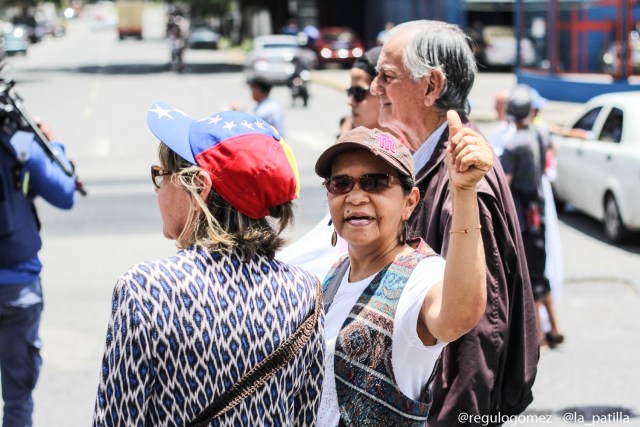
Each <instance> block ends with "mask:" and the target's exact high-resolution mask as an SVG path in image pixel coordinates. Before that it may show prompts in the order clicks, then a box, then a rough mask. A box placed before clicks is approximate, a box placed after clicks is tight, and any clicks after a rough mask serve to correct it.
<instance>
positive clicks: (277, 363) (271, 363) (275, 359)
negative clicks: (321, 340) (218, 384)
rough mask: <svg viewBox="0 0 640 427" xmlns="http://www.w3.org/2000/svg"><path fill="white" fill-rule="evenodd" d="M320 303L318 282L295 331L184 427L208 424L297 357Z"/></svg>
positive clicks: (312, 326)
mask: <svg viewBox="0 0 640 427" xmlns="http://www.w3.org/2000/svg"><path fill="white" fill-rule="evenodd" d="M321 302H322V287H321V286H320V282H318V281H317V280H316V301H315V303H316V305H315V307H314V309H313V312H312V313H309V315H308V316H307V318H306V319H305V320H304V321H303V322H302V324H301V325H300V326H299V327H298V329H296V331H295V332H294V333H293V334H292V335H290V336H289V337H288V338H287V339H286V340H285V341H284V342H283V343H282V345H280V347H278V348H277V349H276V350H275V351H274V352H273V353H271V354H270V355H269V356H267V358H266V359H263V360H262V362H260V363H258V364H257V365H256V366H254V367H253V368H252V369H251V370H250V371H249V372H247V373H246V374H245V375H244V376H243V377H242V378H240V379H239V380H238V381H237V382H236V383H235V384H234V385H233V386H232V387H231V388H230V389H228V390H227V391H225V392H224V393H223V394H222V395H221V396H220V397H218V398H217V399H216V400H215V402H213V403H212V404H211V405H209V406H207V407H206V408H205V409H204V410H202V412H201V413H200V415H198V416H197V417H196V418H195V419H194V420H193V421H191V422H190V423H189V424H187V425H186V427H205V426H207V425H209V423H210V422H211V421H212V420H213V419H214V418H217V417H219V416H221V415H223V414H224V413H225V412H227V411H229V410H230V409H232V408H233V407H235V406H236V405H238V404H239V403H241V402H242V401H243V400H244V399H246V398H247V397H248V396H250V395H251V394H253V393H254V392H255V391H256V390H258V389H259V388H260V387H261V386H262V385H263V384H264V383H266V382H267V381H269V379H271V377H273V375H274V374H275V373H276V372H278V370H280V368H282V367H283V366H285V365H286V364H287V363H288V362H289V361H291V360H292V359H293V358H294V357H295V356H297V355H298V354H300V352H301V351H302V348H303V347H304V346H305V345H306V344H307V342H308V341H309V338H310V337H311V334H312V333H313V331H314V330H315V327H316V324H317V323H318V317H319V316H320V310H321V308H320V307H321Z"/></svg>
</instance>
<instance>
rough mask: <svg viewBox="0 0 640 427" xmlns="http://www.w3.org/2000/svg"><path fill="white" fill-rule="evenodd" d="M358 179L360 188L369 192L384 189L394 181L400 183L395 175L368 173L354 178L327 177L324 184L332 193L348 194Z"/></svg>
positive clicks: (345, 176) (342, 176)
mask: <svg viewBox="0 0 640 427" xmlns="http://www.w3.org/2000/svg"><path fill="white" fill-rule="evenodd" d="M356 179H357V180H359V181H360V188H361V189H363V190H364V191H369V192H376V191H382V190H384V189H385V188H387V187H389V186H390V185H391V183H392V182H397V183H398V184H400V181H399V180H398V178H396V177H395V176H392V175H387V174H386V173H368V174H365V175H362V176H361V177H360V178H354V177H352V176H349V175H336V176H334V177H331V178H329V179H325V180H324V182H323V183H322V185H324V186H325V187H327V191H328V192H329V193H331V194H347V193H348V192H349V191H351V190H353V186H354V185H355V180H356Z"/></svg>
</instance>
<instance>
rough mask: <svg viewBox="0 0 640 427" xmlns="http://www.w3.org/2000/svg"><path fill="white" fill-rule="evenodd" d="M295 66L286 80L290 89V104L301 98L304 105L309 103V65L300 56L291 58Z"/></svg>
mask: <svg viewBox="0 0 640 427" xmlns="http://www.w3.org/2000/svg"><path fill="white" fill-rule="evenodd" d="M292 62H293V65H294V66H295V68H294V70H293V74H291V76H290V77H289V80H288V81H287V86H289V88H290V89H291V105H293V106H295V105H296V99H297V98H300V99H301V100H302V105H303V106H304V107H306V106H307V104H308V103H309V88H308V86H309V82H310V81H311V67H310V66H308V65H307V64H305V63H304V62H303V61H302V60H301V59H300V58H298V57H295V58H293V60H292Z"/></svg>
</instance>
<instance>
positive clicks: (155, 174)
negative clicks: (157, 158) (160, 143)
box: [151, 165, 173, 188]
mask: <svg viewBox="0 0 640 427" xmlns="http://www.w3.org/2000/svg"><path fill="white" fill-rule="evenodd" d="M171 174H173V172H171V171H166V170H164V169H162V168H161V167H160V166H156V165H153V166H151V181H152V182H153V185H155V186H156V188H160V185H162V180H163V179H164V177H165V176H167V175H171Z"/></svg>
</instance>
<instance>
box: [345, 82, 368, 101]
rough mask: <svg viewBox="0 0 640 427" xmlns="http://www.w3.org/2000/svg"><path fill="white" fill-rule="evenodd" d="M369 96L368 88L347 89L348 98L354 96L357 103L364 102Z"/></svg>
mask: <svg viewBox="0 0 640 427" xmlns="http://www.w3.org/2000/svg"><path fill="white" fill-rule="evenodd" d="M368 94H369V87H368V86H351V87H350V88H348V89H347V96H353V99H354V100H355V101H356V102H362V101H364V99H365V98H366V97H367V95H368Z"/></svg>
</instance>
